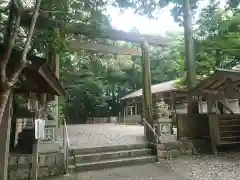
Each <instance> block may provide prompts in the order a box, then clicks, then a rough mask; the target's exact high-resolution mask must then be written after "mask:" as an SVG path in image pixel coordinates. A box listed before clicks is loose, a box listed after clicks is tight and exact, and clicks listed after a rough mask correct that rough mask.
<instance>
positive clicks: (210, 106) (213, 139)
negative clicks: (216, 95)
mask: <svg viewBox="0 0 240 180" xmlns="http://www.w3.org/2000/svg"><path fill="white" fill-rule="evenodd" d="M213 104H214V103H213V99H212V98H211V97H207V109H208V124H209V131H210V138H211V146H212V152H213V153H214V154H217V148H216V138H217V137H216V136H215V134H214V133H215V132H216V128H218V126H217V121H218V119H216V117H215V118H213V116H212V110H213Z"/></svg>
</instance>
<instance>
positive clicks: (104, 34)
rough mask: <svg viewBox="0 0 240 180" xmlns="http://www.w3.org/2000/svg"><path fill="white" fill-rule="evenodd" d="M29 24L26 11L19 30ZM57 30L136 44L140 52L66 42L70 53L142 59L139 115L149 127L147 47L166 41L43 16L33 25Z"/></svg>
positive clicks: (150, 138)
mask: <svg viewBox="0 0 240 180" xmlns="http://www.w3.org/2000/svg"><path fill="white" fill-rule="evenodd" d="M30 22H31V12H30V11H29V10H28V11H26V12H25V14H24V16H23V17H22V20H21V25H22V26H29V25H30ZM53 26H54V27H56V28H61V27H64V28H65V29H66V31H67V32H70V33H73V34H75V35H76V34H78V35H84V36H88V37H95V38H104V39H110V40H119V41H126V42H133V43H138V44H140V48H123V47H117V46H113V45H103V44H95V43H82V42H80V41H78V40H77V39H74V40H70V41H68V45H69V47H70V48H72V49H74V50H80V49H82V50H89V51H95V52H105V53H113V54H125V55H132V56H141V59H142V61H141V62H142V84H143V88H142V89H143V109H144V110H143V113H144V117H145V119H146V121H147V122H148V123H149V124H150V125H151V126H153V115H152V93H151V72H150V60H149V49H148V44H150V45H153V46H161V47H164V46H167V39H166V38H163V37H161V36H153V35H145V34H140V33H132V32H131V33H127V32H124V31H119V30H116V29H107V28H103V29H96V27H94V26H91V25H85V24H82V23H62V22H56V21H52V20H49V19H48V18H47V17H46V16H44V15H43V14H40V15H39V17H38V20H37V23H36V28H37V29H38V30H41V31H42V30H47V29H48V28H50V27H51V28H52V27H53ZM146 128H147V129H146V140H147V141H150V142H152V141H153V139H154V137H153V133H152V132H151V130H150V128H148V127H146Z"/></svg>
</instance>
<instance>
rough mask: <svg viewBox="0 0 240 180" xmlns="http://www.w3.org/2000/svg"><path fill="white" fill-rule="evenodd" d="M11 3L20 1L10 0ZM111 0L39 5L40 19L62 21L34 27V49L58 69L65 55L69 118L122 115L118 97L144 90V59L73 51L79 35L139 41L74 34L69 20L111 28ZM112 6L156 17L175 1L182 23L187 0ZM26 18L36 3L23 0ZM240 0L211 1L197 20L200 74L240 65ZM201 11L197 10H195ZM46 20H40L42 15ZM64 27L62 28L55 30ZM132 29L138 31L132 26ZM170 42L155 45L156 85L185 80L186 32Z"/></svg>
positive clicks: (64, 104) (56, 0) (6, 12)
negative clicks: (56, 62) (44, 27)
mask: <svg viewBox="0 0 240 180" xmlns="http://www.w3.org/2000/svg"><path fill="white" fill-rule="evenodd" d="M10 2H12V3H13V2H15V1H14V0H11V1H10ZM198 4H199V1H197V0H194V1H191V5H192V9H193V10H196V9H197V8H198ZM108 5H109V2H108V1H104V0H94V1H92V0H91V1H90V0H86V1H81V0H74V1H67V0H43V1H42V3H41V7H40V15H41V17H45V18H47V19H50V20H53V21H51V22H61V26H54V25H52V28H50V29H48V30H44V31H43V30H37V28H36V30H35V31H34V34H33V38H32V42H31V48H30V52H29V53H33V54H36V55H39V56H44V57H47V58H48V59H49V61H48V63H49V64H50V65H51V67H52V68H53V69H54V56H55V55H56V54H59V55H60V64H61V66H60V80H61V82H62V83H63V85H64V87H65V88H66V91H67V94H68V95H67V96H66V97H65V98H64V99H62V100H61V108H62V109H61V110H62V112H63V113H65V115H66V116H68V117H69V119H75V120H77V121H79V122H85V121H86V120H87V118H89V117H94V116H107V115H113V116H117V115H118V112H119V107H120V103H119V100H120V98H121V97H123V96H124V95H125V94H127V93H130V92H132V91H135V90H137V89H140V88H141V87H142V82H141V60H140V57H131V56H129V55H116V54H108V53H96V52H91V51H84V50H79V51H76V50H73V49H71V48H70V47H69V46H68V43H67V42H68V41H69V40H71V39H74V38H76V37H77V38H78V40H80V41H82V42H91V43H101V44H108V45H117V46H120V47H129V48H130V47H138V44H135V43H127V42H120V41H113V40H108V39H101V38H96V37H89V36H88V37H86V36H82V35H79V34H76V33H73V32H69V31H68V30H69V27H68V22H75V23H83V24H85V25H91V26H94V27H96V29H98V30H99V31H101V29H103V28H111V22H110V18H109V16H108V15H107V12H106V6H108ZM110 5H113V6H115V7H118V8H121V9H123V10H124V9H127V8H132V9H134V10H135V12H136V13H138V14H140V15H147V16H149V17H153V12H154V11H156V10H157V9H159V8H162V7H166V6H168V5H171V7H172V14H173V17H174V19H175V20H176V22H177V23H179V24H180V25H182V23H183V22H182V14H183V1H182V0H159V1H158V0H152V1H143V0H141V1H135V0H121V1H120V0H115V1H113V2H112V3H111V4H110ZM18 6H19V7H20V9H21V13H22V16H23V17H24V15H25V14H26V13H27V14H29V13H30V14H31V13H32V8H33V7H34V2H33V1H30V0H29V1H27V0H21V1H18ZM238 6H239V1H236V0H229V1H228V2H227V5H226V7H225V8H224V9H221V8H220V7H219V4H218V2H215V1H214V2H212V3H211V4H210V5H208V6H207V7H205V8H203V9H202V10H201V12H200V14H199V15H198V17H197V19H196V20H195V22H194V43H195V47H196V48H195V55H196V62H197V75H200V76H206V75H208V74H209V73H210V72H211V71H214V70H215V68H217V67H222V68H233V67H235V66H236V65H238V63H239V53H240V41H239V40H240V39H239V38H240V36H239V24H240V11H239V8H238ZM195 12H196V11H195ZM0 13H1V14H0V15H1V16H0V20H1V24H0V28H1V31H0V38H1V42H2V43H4V38H5V37H6V33H7V29H8V28H7V27H9V25H8V21H9V18H8V17H9V16H10V14H11V11H10V9H9V6H8V7H3V8H1V11H0ZM40 20H41V18H40ZM56 27H61V28H56ZM130 32H139V31H138V29H137V28H136V27H133V28H132V29H131V30H130ZM26 36H27V29H26V27H25V26H21V27H20V28H19V31H18V38H17V39H16V43H15V47H17V48H20V49H21V48H23V47H24V42H25V41H26ZM166 36H167V38H168V41H169V46H167V47H164V48H162V47H150V60H151V81H152V84H156V83H160V82H163V81H168V80H173V79H176V78H184V77H185V73H184V70H185V69H184V66H185V64H184V52H185V49H184V39H183V34H176V33H171V32H168V33H167V35H166Z"/></svg>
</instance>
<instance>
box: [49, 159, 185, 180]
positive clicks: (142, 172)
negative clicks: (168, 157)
mask: <svg viewBox="0 0 240 180" xmlns="http://www.w3.org/2000/svg"><path fill="white" fill-rule="evenodd" d="M48 180H186V179H185V178H184V177H183V176H181V174H179V173H177V172H175V171H174V170H172V169H170V168H168V167H166V166H164V165H162V164H159V163H154V164H146V165H139V166H128V167H120V168H113V169H104V170H100V171H89V172H82V173H78V174H74V175H70V176H65V177H55V178H50V179H48Z"/></svg>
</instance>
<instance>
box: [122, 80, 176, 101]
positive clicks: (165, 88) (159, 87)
mask: <svg viewBox="0 0 240 180" xmlns="http://www.w3.org/2000/svg"><path fill="white" fill-rule="evenodd" d="M179 81H180V79H177V80H172V81H166V82H163V83H159V84H154V85H152V86H151V91H152V94H155V93H160V92H170V91H173V90H178V89H177V87H176V86H175V84H176V83H177V82H179ZM142 95H143V94H142V89H139V90H137V91H134V92H132V93H130V94H128V95H126V96H124V97H122V98H121V100H127V99H132V98H136V97H140V96H142Z"/></svg>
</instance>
